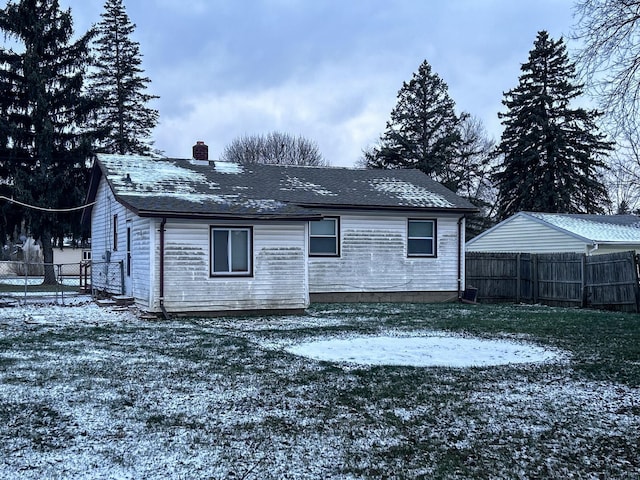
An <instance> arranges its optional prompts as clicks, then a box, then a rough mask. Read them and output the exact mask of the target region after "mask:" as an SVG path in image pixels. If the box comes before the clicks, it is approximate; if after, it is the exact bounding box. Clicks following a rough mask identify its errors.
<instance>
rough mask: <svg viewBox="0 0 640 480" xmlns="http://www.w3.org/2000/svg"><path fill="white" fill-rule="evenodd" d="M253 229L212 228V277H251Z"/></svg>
mask: <svg viewBox="0 0 640 480" xmlns="http://www.w3.org/2000/svg"><path fill="white" fill-rule="evenodd" d="M251 243H252V231H251V228H249V227H246V228H224V227H211V275H212V276H217V275H251V255H252V253H251V252H252V245H251Z"/></svg>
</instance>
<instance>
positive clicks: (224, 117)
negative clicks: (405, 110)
mask: <svg viewBox="0 0 640 480" xmlns="http://www.w3.org/2000/svg"><path fill="white" fill-rule="evenodd" d="M60 4H61V6H62V7H63V8H67V7H70V8H71V11H72V14H73V17H74V21H75V27H76V33H82V32H84V31H85V30H86V29H87V28H89V27H90V26H91V24H93V23H97V22H98V21H99V20H100V13H101V12H102V11H103V6H104V0H60ZM124 4H125V7H126V9H127V13H128V15H129V17H130V18H131V21H132V22H133V23H135V24H136V25H137V28H136V31H135V34H134V36H133V39H134V40H136V41H138V42H139V43H140V47H141V51H142V54H143V68H144V69H145V73H146V74H147V75H148V76H149V77H150V78H151V80H152V84H151V86H150V88H149V91H150V93H153V94H156V95H159V96H160V99H159V100H157V101H155V102H154V103H153V104H152V106H153V107H154V108H157V109H158V110H159V112H160V123H159V125H158V127H157V128H156V130H155V135H154V139H155V146H156V147H157V148H159V149H160V150H163V151H164V153H165V154H166V155H167V156H171V157H190V156H191V146H192V145H193V143H194V142H195V141H197V140H204V141H205V142H206V143H207V144H208V145H209V155H210V158H214V159H215V158H218V156H219V155H220V154H221V153H222V151H223V149H224V147H225V146H226V145H227V144H229V142H230V141H231V140H233V139H234V138H237V137H240V136H244V135H252V134H262V133H268V132H271V131H281V132H286V133H290V134H294V135H303V136H304V137H307V138H309V139H312V140H314V141H315V142H317V144H318V145H319V147H320V150H321V152H322V154H323V155H324V157H325V158H326V159H327V160H328V161H329V162H330V163H331V164H332V165H336V166H352V165H353V164H354V162H355V161H356V160H357V159H358V158H359V157H360V156H361V152H362V149H363V148H366V147H368V146H370V145H372V144H373V143H375V141H376V140H377V139H378V137H379V136H380V134H381V133H382V131H383V130H384V128H385V124H386V121H387V120H388V118H389V114H390V112H391V109H392V108H393V107H394V105H395V103H396V94H397V92H398V90H399V89H400V87H401V86H402V82H404V81H408V80H409V79H410V78H411V76H412V74H413V72H415V71H416V70H417V69H418V66H419V65H420V63H422V61H423V60H427V61H428V62H429V63H430V64H431V66H432V68H433V70H434V71H435V72H436V73H438V75H440V77H442V79H443V80H444V81H445V82H446V83H447V84H448V85H449V93H450V95H451V97H452V98H453V99H454V101H455V102H456V106H457V109H458V112H460V111H467V112H469V113H471V114H473V115H475V116H477V117H479V118H480V119H481V120H482V121H483V122H484V124H485V126H486V128H487V130H488V132H489V134H490V135H491V136H493V137H494V138H496V139H497V138H499V136H500V132H501V126H500V123H499V120H498V118H497V112H498V111H500V110H501V108H502V105H501V100H502V98H503V92H505V91H506V90H509V89H511V88H513V87H515V86H516V85H517V82H518V75H519V71H520V70H519V69H520V65H521V64H522V63H523V62H525V61H526V60H527V57H528V52H529V50H531V48H532V47H533V41H534V39H535V37H536V33H537V32H538V31H539V30H547V31H548V32H549V33H550V34H551V36H552V37H553V38H559V37H560V36H565V38H566V37H567V36H568V35H569V34H570V31H571V28H572V26H573V23H574V19H573V17H572V4H573V2H572V1H571V0H535V1H520V0H124ZM569 46H570V47H571V44H569Z"/></svg>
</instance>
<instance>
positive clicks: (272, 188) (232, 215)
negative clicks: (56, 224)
mask: <svg viewBox="0 0 640 480" xmlns="http://www.w3.org/2000/svg"><path fill="white" fill-rule="evenodd" d="M91 202H96V203H95V205H94V206H93V207H92V208H91V209H88V210H87V211H85V216H84V220H85V221H90V222H91V246H92V258H93V261H94V262H100V260H101V259H103V260H110V261H112V262H113V261H122V262H123V265H124V287H125V288H124V290H125V294H126V295H128V296H132V297H134V298H135V301H136V304H137V305H138V306H139V307H140V308H142V309H144V310H147V311H151V312H160V311H166V312H168V313H169V314H188V313H215V312H229V311H256V310H287V311H295V310H302V309H304V308H306V307H307V306H308V305H309V303H310V302H311V301H435V300H439V301H443V300H455V299H457V298H458V296H459V294H460V291H461V289H464V284H463V279H464V226H465V225H464V222H465V215H466V214H468V213H472V212H475V211H477V209H476V208H475V207H474V206H473V205H471V204H470V203H469V202H467V201H466V200H464V199H461V198H460V197H458V196H456V195H455V194H454V193H453V192H451V191H450V190H447V189H446V188H444V187H443V186H442V185H440V184H438V183H436V182H434V181H432V180H431V179H429V178H428V177H427V176H426V175H424V174H423V173H421V172H419V171H417V170H351V169H337V168H317V167H293V166H277V165H251V166H240V165H237V164H229V163H224V162H215V164H214V163H213V162H208V161H202V160H198V161H195V160H177V159H154V158H149V157H141V156H118V155H99V156H98V158H97V160H96V162H95V165H94V169H93V174H92V181H91V186H90V191H89V198H88V203H91ZM101 268H102V267H100V266H99V265H98V263H94V268H93V288H98V289H100V288H101V285H100V281H101V278H102V279H103V280H104V282H105V284H104V285H103V286H104V287H105V289H108V288H106V287H107V286H108V285H107V284H108V278H107V277H108V275H109V273H108V271H107V270H106V268H105V271H104V276H103V277H101Z"/></svg>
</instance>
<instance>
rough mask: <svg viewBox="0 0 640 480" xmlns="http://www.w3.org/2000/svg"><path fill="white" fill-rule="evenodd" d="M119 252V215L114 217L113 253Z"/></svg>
mask: <svg viewBox="0 0 640 480" xmlns="http://www.w3.org/2000/svg"><path fill="white" fill-rule="evenodd" d="M117 250H118V215H114V216H113V251H114V252H115V251H117Z"/></svg>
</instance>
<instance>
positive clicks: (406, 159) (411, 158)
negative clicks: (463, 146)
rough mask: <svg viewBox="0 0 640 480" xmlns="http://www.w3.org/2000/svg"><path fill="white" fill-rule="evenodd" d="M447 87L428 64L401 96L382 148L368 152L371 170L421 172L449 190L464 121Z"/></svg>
mask: <svg viewBox="0 0 640 480" xmlns="http://www.w3.org/2000/svg"><path fill="white" fill-rule="evenodd" d="M454 107H455V104H454V102H453V100H452V99H451V97H450V96H449V93H448V87H447V85H446V83H445V82H444V81H443V80H442V79H441V78H440V77H439V76H438V75H437V74H436V73H433V72H432V71H431V65H429V63H428V62H427V61H426V60H425V61H424V62H422V64H421V65H420V67H419V68H418V71H417V72H416V73H414V74H413V77H412V78H411V80H410V81H409V82H408V83H407V82H404V83H403V85H402V88H401V89H400V91H399V92H398V102H397V104H396V106H395V107H394V109H393V110H392V112H391V119H390V120H389V122H387V127H386V130H385V132H384V133H383V134H382V136H381V138H380V142H379V144H378V145H377V146H376V147H374V148H373V149H371V150H368V151H365V153H364V155H365V159H366V162H367V166H368V167H370V168H418V169H420V170H422V171H423V172H424V173H426V174H427V175H429V176H430V177H432V178H433V179H435V180H437V181H442V182H443V183H445V184H446V185H447V186H448V187H449V188H452V189H453V190H456V189H457V185H452V184H451V182H450V181H447V180H450V175H449V174H448V172H447V170H448V169H449V168H450V165H451V164H452V163H454V160H455V158H456V157H457V155H458V149H459V147H460V143H461V133H460V124H461V118H460V117H458V116H457V115H456V114H455V110H454Z"/></svg>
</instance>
